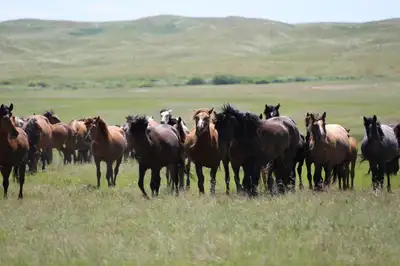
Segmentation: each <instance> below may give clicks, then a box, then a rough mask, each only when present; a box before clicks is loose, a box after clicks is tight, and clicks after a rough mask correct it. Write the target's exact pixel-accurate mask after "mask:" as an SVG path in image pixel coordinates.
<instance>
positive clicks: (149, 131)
mask: <svg viewBox="0 0 400 266" xmlns="http://www.w3.org/2000/svg"><path fill="white" fill-rule="evenodd" d="M129 132H130V135H129V138H131V143H132V145H133V148H134V149H135V151H136V156H135V158H136V160H137V162H138V164H139V181H138V186H139V188H140V190H141V191H142V194H143V196H144V197H145V198H146V199H148V198H149V197H148V195H147V193H146V191H145V189H144V177H145V174H146V171H147V170H148V169H150V170H151V181H150V189H151V192H152V196H153V197H154V196H158V194H159V189H160V183H161V177H160V170H161V168H163V167H167V166H169V169H170V171H171V177H172V179H173V183H174V186H172V192H173V190H174V187H175V189H176V195H178V194H179V191H178V174H181V172H182V171H181V169H183V162H184V158H183V145H182V140H181V139H180V136H179V132H178V131H177V129H176V128H174V127H172V126H170V125H166V124H159V125H156V126H149V120H148V118H147V117H145V116H142V115H137V116H134V117H132V120H131V121H130V122H129Z"/></svg>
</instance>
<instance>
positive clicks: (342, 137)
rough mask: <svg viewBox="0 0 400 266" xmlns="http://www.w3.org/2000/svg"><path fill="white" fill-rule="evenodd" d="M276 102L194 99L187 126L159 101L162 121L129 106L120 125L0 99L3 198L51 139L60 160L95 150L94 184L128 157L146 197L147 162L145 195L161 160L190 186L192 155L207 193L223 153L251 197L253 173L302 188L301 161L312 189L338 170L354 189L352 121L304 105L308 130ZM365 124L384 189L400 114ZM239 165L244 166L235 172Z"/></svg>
mask: <svg viewBox="0 0 400 266" xmlns="http://www.w3.org/2000/svg"><path fill="white" fill-rule="evenodd" d="M279 109H280V104H278V105H276V106H274V105H268V104H266V105H265V108H264V111H263V113H262V114H260V115H257V114H254V113H252V112H244V111H240V110H238V109H237V108H235V107H234V106H233V105H231V104H224V105H223V106H222V107H221V109H220V110H219V111H217V110H214V108H210V109H209V108H201V109H194V110H193V115H192V119H193V121H194V126H193V128H192V129H189V128H188V126H187V124H186V123H185V122H184V121H183V119H182V118H181V117H173V116H172V110H167V109H162V110H161V111H160V121H159V122H157V121H156V120H155V119H154V118H153V117H151V116H145V115H135V116H127V117H126V122H125V124H123V125H107V124H106V122H105V121H104V120H103V119H102V118H101V117H100V116H94V117H88V118H83V119H77V120H72V121H71V122H69V123H65V122H62V121H61V120H60V119H59V117H58V116H57V115H55V113H54V112H53V111H46V112H44V113H43V114H41V115H38V114H33V115H30V116H28V117H25V118H23V117H17V116H14V114H13V111H14V105H13V104H12V103H11V104H10V105H6V104H2V105H1V106H0V169H1V173H2V176H3V188H4V198H7V191H8V186H9V177H10V175H11V173H12V172H13V175H14V177H15V179H16V181H17V182H18V183H19V186H20V189H19V196H18V197H19V198H23V185H24V181H25V173H26V171H28V173H32V174H34V173H36V172H37V171H38V164H39V161H40V162H41V163H42V166H41V168H42V170H45V169H46V165H47V164H51V163H52V159H53V153H52V151H53V149H57V150H58V151H59V152H60V153H62V154H63V159H64V164H68V163H72V162H73V163H90V162H92V160H93V161H94V163H95V165H96V177H97V187H100V180H101V170H100V163H101V162H102V161H104V162H105V163H106V180H107V182H108V186H110V187H112V186H115V185H116V180H117V176H118V173H119V167H120V165H121V163H122V162H123V161H124V160H128V158H134V159H135V160H136V161H137V162H138V168H139V180H138V186H139V188H140V190H141V191H142V193H143V195H144V197H146V198H148V195H147V193H146V190H145V188H144V177H145V174H146V172H147V170H151V179H150V188H151V192H152V196H157V195H158V194H159V189H160V183H161V176H160V171H161V169H162V168H165V169H166V178H167V186H168V187H169V189H170V191H171V193H173V192H174V191H175V192H176V194H177V195H178V194H179V191H181V190H184V189H185V186H186V188H189V187H190V179H192V178H193V176H192V174H191V173H190V168H191V164H194V167H195V172H196V175H197V182H198V189H199V192H200V193H204V174H203V167H205V168H209V169H210V182H211V188H210V193H211V194H214V193H215V185H216V174H217V171H218V169H219V168H220V164H221V161H222V165H223V167H224V172H225V184H226V193H227V194H229V193H230V172H229V164H230V165H231V168H232V170H233V173H234V180H235V185H236V190H237V193H239V194H245V195H248V196H250V197H252V196H257V195H258V194H259V191H258V187H259V180H262V181H263V183H264V188H265V192H269V193H271V194H272V195H275V194H283V193H286V192H287V191H294V190H295V182H296V170H297V175H298V176H299V187H300V188H303V183H302V177H301V173H302V166H303V164H304V163H305V164H306V168H307V178H308V183H309V188H310V189H313V190H316V191H321V190H325V189H326V188H329V186H330V185H331V184H334V183H335V182H336V180H338V183H339V189H343V190H345V189H353V188H354V176H355V164H356V161H357V156H358V155H357V154H358V148H357V140H356V139H355V138H354V137H352V136H351V135H350V130H349V129H346V128H345V127H343V126H342V125H339V124H331V123H327V114H326V112H323V113H322V114H319V113H307V114H306V115H305V120H304V121H305V126H306V132H305V134H302V133H301V132H300V130H299V129H298V126H297V124H296V122H295V121H294V120H293V119H291V118H290V117H288V116H282V115H280V113H279ZM360 122H361V121H360ZM363 124H364V129H365V133H364V138H363V139H362V143H361V155H362V160H361V161H364V160H367V161H368V162H369V168H370V170H369V173H371V176H372V185H373V189H374V190H375V189H377V188H378V187H380V188H381V189H383V182H384V176H385V175H386V176H387V190H388V192H390V190H391V185H390V176H391V175H394V174H397V172H398V170H399V157H400V152H399V151H400V124H393V125H385V124H381V123H380V122H379V121H378V118H377V117H376V115H373V116H372V117H364V118H363ZM312 165H314V173H312V170H311V166H312ZM296 166H297V169H296ZM240 167H242V169H243V173H244V176H243V178H242V182H241V180H240V177H239V173H240V171H239V170H240ZM322 170H324V172H325V177H324V178H323V177H322ZM185 175H186V180H185ZM260 177H262V178H260ZM331 177H333V178H331ZM350 180H351V181H350ZM185 183H186V185H185Z"/></svg>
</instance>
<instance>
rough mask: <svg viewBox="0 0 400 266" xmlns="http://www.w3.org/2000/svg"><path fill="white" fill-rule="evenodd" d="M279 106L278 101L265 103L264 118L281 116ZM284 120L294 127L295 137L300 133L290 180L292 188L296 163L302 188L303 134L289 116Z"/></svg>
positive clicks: (305, 146) (304, 146)
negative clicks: (274, 103) (270, 103)
mask: <svg viewBox="0 0 400 266" xmlns="http://www.w3.org/2000/svg"><path fill="white" fill-rule="evenodd" d="M280 106H281V104H280V103H278V104H277V105H276V106H273V105H268V104H265V108H264V112H263V113H264V116H265V118H266V119H270V118H273V117H280V116H281V115H280V113H279V108H280ZM260 118H262V114H260ZM285 120H286V122H287V123H288V124H289V125H290V126H291V127H292V128H296V129H294V132H295V133H294V134H295V135H296V137H295V138H296V139H298V138H297V134H299V135H300V144H299V147H298V149H297V151H296V153H295V156H294V158H293V165H292V172H293V173H292V175H293V178H292V180H291V181H292V184H293V188H294V186H295V182H296V165H297V175H298V176H299V188H300V189H303V188H304V186H303V180H302V177H301V173H302V169H303V165H304V161H305V158H306V153H307V143H306V140H305V137H304V135H303V134H301V133H300V132H299V130H298V129H297V126H296V123H295V122H294V120H293V119H291V118H289V119H287V118H285ZM269 168H270V167H269ZM269 174H271V171H269ZM270 182H271V181H270Z"/></svg>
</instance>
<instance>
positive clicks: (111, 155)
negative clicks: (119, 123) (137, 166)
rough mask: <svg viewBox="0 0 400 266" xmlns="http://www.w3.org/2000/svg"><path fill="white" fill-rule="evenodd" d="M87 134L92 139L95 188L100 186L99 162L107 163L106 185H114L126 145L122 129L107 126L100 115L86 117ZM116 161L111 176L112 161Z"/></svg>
mask: <svg viewBox="0 0 400 266" xmlns="http://www.w3.org/2000/svg"><path fill="white" fill-rule="evenodd" d="M84 123H85V126H86V128H87V132H88V133H87V134H88V136H89V137H90V139H91V140H92V144H91V148H92V154H93V159H94V163H95V164H96V176H97V188H100V178H101V171H100V163H101V162H102V161H104V162H106V164H107V172H106V179H107V182H108V186H109V187H112V186H116V181H117V176H118V172H119V166H120V165H121V162H122V158H123V156H124V151H125V149H126V147H127V143H126V139H125V133H124V131H123V130H122V129H121V128H119V127H116V126H107V124H106V123H105V122H104V120H103V119H102V118H101V117H100V116H96V117H93V118H87V119H86V120H85V121H84ZM114 162H116V164H115V168H114V177H113V163H114Z"/></svg>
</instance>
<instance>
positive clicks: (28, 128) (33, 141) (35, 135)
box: [23, 118, 40, 151]
mask: <svg viewBox="0 0 400 266" xmlns="http://www.w3.org/2000/svg"><path fill="white" fill-rule="evenodd" d="M23 130H24V131H25V132H26V135H28V141H29V146H30V147H31V151H36V146H37V145H38V143H39V141H40V127H39V125H38V123H37V119H36V118H31V119H29V120H28V122H26V124H25V126H24V128H23Z"/></svg>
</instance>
